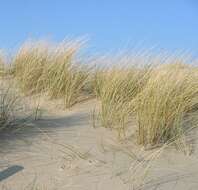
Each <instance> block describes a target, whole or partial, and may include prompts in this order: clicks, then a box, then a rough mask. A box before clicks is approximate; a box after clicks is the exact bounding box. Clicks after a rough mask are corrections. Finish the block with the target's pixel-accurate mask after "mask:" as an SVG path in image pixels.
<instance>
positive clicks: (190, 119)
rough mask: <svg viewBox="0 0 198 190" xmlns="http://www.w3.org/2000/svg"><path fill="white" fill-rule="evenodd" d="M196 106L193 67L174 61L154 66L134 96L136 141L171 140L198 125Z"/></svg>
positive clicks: (196, 81) (196, 74)
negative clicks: (143, 84)
mask: <svg viewBox="0 0 198 190" xmlns="http://www.w3.org/2000/svg"><path fill="white" fill-rule="evenodd" d="M197 105H198V72H196V69H195V68H194V67H190V66H187V65H186V66H184V65H182V66H181V64H178V63H175V64H174V63H173V64H168V65H163V66H160V67H157V68H156V69H154V70H153V73H152V74H151V76H150V78H149V80H148V83H147V85H146V86H145V88H144V90H143V91H142V92H141V93H140V94H139V95H138V97H137V99H136V114H137V123H138V137H137V139H138V142H139V143H140V144H143V145H148V144H149V145H156V144H161V143H166V142H168V141H170V140H175V139H176V138H178V137H179V136H181V135H182V134H184V132H185V131H186V130H187V129H188V130H189V129H190V128H192V127H193V126H196V125H197V124H198V123H197V122H198V109H197ZM188 125H191V126H188Z"/></svg>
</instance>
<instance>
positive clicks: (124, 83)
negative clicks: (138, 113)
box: [95, 65, 150, 136]
mask: <svg viewBox="0 0 198 190" xmlns="http://www.w3.org/2000/svg"><path fill="white" fill-rule="evenodd" d="M149 73H150V67H149V66H142V67H138V66H135V65H134V66H133V65H132V66H128V68H125V67H121V68H119V67H114V68H112V69H108V70H106V71H105V70H103V71H99V72H98V73H96V79H95V91H96V95H97V97H98V98H99V100H100V102H101V111H100V113H99V118H100V121H101V123H102V125H103V126H104V127H106V128H114V129H117V130H118V134H119V136H121V135H124V133H125V128H126V127H127V125H128V123H129V121H130V119H131V115H132V113H133V111H134V110H133V108H132V100H133V99H134V98H135V97H136V96H137V95H138V94H139V93H140V92H141V91H142V89H143V88H144V85H145V84H146V82H147V78H148V77H149Z"/></svg>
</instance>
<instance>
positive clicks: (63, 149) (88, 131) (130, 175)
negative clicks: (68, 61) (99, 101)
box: [0, 101, 198, 190]
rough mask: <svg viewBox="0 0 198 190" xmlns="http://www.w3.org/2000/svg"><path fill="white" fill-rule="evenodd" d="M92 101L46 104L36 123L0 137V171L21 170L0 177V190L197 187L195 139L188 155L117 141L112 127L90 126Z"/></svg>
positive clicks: (175, 189) (173, 150)
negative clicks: (67, 105)
mask: <svg viewBox="0 0 198 190" xmlns="http://www.w3.org/2000/svg"><path fill="white" fill-rule="evenodd" d="M95 105H96V102H95V101H89V102H86V103H82V104H80V105H77V106H75V107H74V108H72V110H70V111H59V110H60V109H59V108H54V106H53V105H48V106H46V109H47V110H48V114H46V115H45V116H44V117H43V119H41V120H39V121H36V122H35V124H34V127H31V128H28V129H24V130H21V131H18V132H17V133H16V134H12V135H7V136H5V135H4V136H3V137H1V139H0V157H1V160H0V171H3V170H4V169H6V168H7V167H9V166H12V165H19V166H22V167H24V169H23V170H22V171H21V172H18V173H16V174H15V175H13V176H11V177H9V178H7V179H5V180H3V181H1V182H0V189H8V190H23V189H27V190H29V189H31V188H32V187H34V188H35V189H36V188H38V190H40V189H41V190H43V189H45V190H55V189H57V190H67V189H68V190H70V189H71V190H95V189H96V190H111V189H113V190H125V189H126V190H129V189H133V188H134V189H146V190H154V189H160V190H162V189H163V190H169V189H170V190H172V189H174V190H180V189H183V190H197V189H198V153H197V151H196V142H195V146H194V148H195V151H194V152H193V154H192V155H190V156H187V155H184V154H183V153H182V152H179V151H178V150H175V149H174V148H172V147H169V148H167V149H165V150H164V151H163V152H162V153H161V152H160V149H155V150H150V151H144V150H143V149H141V147H138V146H137V145H135V142H134V140H133V139H132V140H131V139H130V140H128V141H126V142H122V143H121V142H119V141H118V140H117V136H116V134H114V132H112V131H110V130H108V129H105V128H101V127H97V128H93V127H92V122H91V119H90V118H91V117H90V113H91V111H92V110H93V108H94V107H95ZM159 152H160V153H159ZM151 155H152V156H151ZM154 155H155V157H154ZM143 184H144V185H143Z"/></svg>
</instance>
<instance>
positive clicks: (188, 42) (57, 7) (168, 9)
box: [0, 0, 198, 54]
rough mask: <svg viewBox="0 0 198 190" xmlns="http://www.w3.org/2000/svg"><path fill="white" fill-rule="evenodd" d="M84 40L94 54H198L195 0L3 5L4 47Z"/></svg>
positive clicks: (29, 0)
mask: <svg viewBox="0 0 198 190" xmlns="http://www.w3.org/2000/svg"><path fill="white" fill-rule="evenodd" d="M84 35H86V36H87V37H88V38H89V42H88V47H89V49H90V50H91V51H92V50H93V51H100V52H105V51H112V50H119V49H122V48H127V47H128V48H133V47H141V48H142V47H144V48H147V47H148V48H152V47H155V48H156V49H160V50H161V49H163V50H167V51H170V52H172V51H175V50H181V51H182V50H185V51H191V52H193V53H195V54H198V53H197V52H198V1H197V0H0V47H1V48H5V49H14V48H16V47H18V46H19V45H20V44H21V43H22V42H23V41H24V40H26V39H29V38H33V39H42V38H47V39H51V40H54V41H60V40H62V39H64V38H65V37H68V36H69V37H78V36H84Z"/></svg>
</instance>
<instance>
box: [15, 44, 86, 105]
mask: <svg viewBox="0 0 198 190" xmlns="http://www.w3.org/2000/svg"><path fill="white" fill-rule="evenodd" d="M81 45H82V42H81V41H79V40H73V41H72V40H71V41H66V42H62V43H60V44H50V43H47V42H29V43H25V44H24V45H23V46H22V48H21V49H20V50H19V51H18V53H17V54H16V56H15V58H14V60H13V73H14V76H15V78H16V79H17V82H18V84H19V87H20V89H21V90H22V92H24V93H25V94H27V95H31V94H34V93H43V92H44V93H47V94H48V95H49V97H50V98H51V99H54V98H63V99H64V106H65V107H66V108H67V107H71V106H72V105H73V104H75V103H77V102H78V101H79V97H80V96H81V95H82V89H83V88H84V85H85V84H86V82H87V81H86V80H87V77H88V75H89V69H88V68H87V67H86V65H85V64H84V65H83V64H81V62H82V61H81V59H80V58H79V57H78V56H77V53H78V51H79V49H80V47H81Z"/></svg>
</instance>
